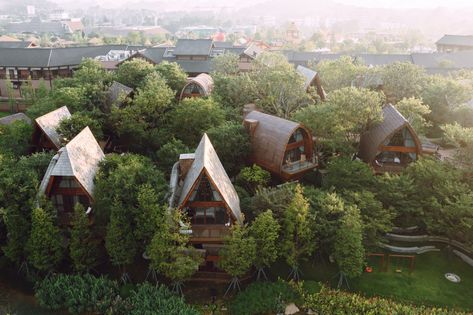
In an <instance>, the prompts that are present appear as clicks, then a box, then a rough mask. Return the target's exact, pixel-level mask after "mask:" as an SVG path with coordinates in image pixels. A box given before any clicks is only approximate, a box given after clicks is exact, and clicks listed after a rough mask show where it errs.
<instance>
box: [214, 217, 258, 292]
mask: <svg viewBox="0 0 473 315" xmlns="http://www.w3.org/2000/svg"><path fill="white" fill-rule="evenodd" d="M219 255H220V261H219V267H220V268H222V269H223V270H225V272H226V273H228V274H229V275H230V276H232V277H233V279H232V281H231V283H230V286H229V287H228V289H227V292H226V293H228V292H229V291H230V290H235V289H236V290H240V284H239V278H240V277H241V276H243V275H244V274H245V273H246V272H248V270H250V268H251V266H252V265H253V263H254V261H255V258H256V241H255V239H254V238H253V237H251V236H248V231H247V229H246V227H245V226H240V225H238V224H235V225H234V226H233V227H232V230H231V234H230V235H229V236H227V237H226V238H225V243H224V246H223V248H222V249H221V250H220V252H219ZM226 293H225V294H226Z"/></svg>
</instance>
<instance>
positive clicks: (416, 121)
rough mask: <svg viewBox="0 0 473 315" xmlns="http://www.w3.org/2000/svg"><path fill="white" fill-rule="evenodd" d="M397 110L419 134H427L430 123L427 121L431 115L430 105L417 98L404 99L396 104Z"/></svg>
mask: <svg viewBox="0 0 473 315" xmlns="http://www.w3.org/2000/svg"><path fill="white" fill-rule="evenodd" d="M396 108H397V110H398V111H399V112H400V113H401V114H402V115H403V116H404V117H405V118H406V119H407V120H409V122H410V124H411V125H412V127H413V128H414V130H415V131H416V133H418V134H422V133H424V132H425V130H426V128H427V127H429V126H430V123H429V122H428V121H427V120H426V118H425V117H427V115H428V114H430V108H429V106H428V105H426V104H424V103H422V100H420V99H417V98H415V97H411V98H403V99H402V100H400V101H399V102H397V104H396Z"/></svg>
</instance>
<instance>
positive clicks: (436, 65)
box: [412, 51, 473, 69]
mask: <svg viewBox="0 0 473 315" xmlns="http://www.w3.org/2000/svg"><path fill="white" fill-rule="evenodd" d="M412 60H413V62H414V64H416V65H418V66H421V67H424V68H426V69H442V68H443V69H448V68H450V69H471V68H473V51H458V52H451V53H430V54H422V53H415V54H412ZM443 63H445V64H444V65H443Z"/></svg>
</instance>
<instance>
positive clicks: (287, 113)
mask: <svg viewBox="0 0 473 315" xmlns="http://www.w3.org/2000/svg"><path fill="white" fill-rule="evenodd" d="M252 67H253V71H252V72H251V73H250V76H251V78H252V80H253V81H254V82H255V85H254V88H255V89H256V91H255V92H256V93H255V95H256V102H255V103H256V104H257V105H258V106H259V107H260V108H262V109H264V110H265V111H266V112H268V113H270V114H274V115H277V116H279V117H283V118H289V117H291V116H292V114H293V113H294V112H296V111H297V110H298V109H300V108H302V107H304V106H306V105H308V104H309V103H310V102H311V100H310V97H309V96H308V95H307V93H306V91H305V89H304V79H303V77H302V76H301V75H300V74H299V73H298V72H297V71H296V70H295V69H294V67H293V66H292V65H291V64H290V63H289V62H288V61H287V59H286V58H285V57H284V56H283V55H282V54H278V53H263V54H260V55H258V57H257V58H256V59H255V60H254V62H253V65H252Z"/></svg>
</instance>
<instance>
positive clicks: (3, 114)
mask: <svg viewBox="0 0 473 315" xmlns="http://www.w3.org/2000/svg"><path fill="white" fill-rule="evenodd" d="M8 115H10V113H4V112H0V118H2V117H5V116H8Z"/></svg>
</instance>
